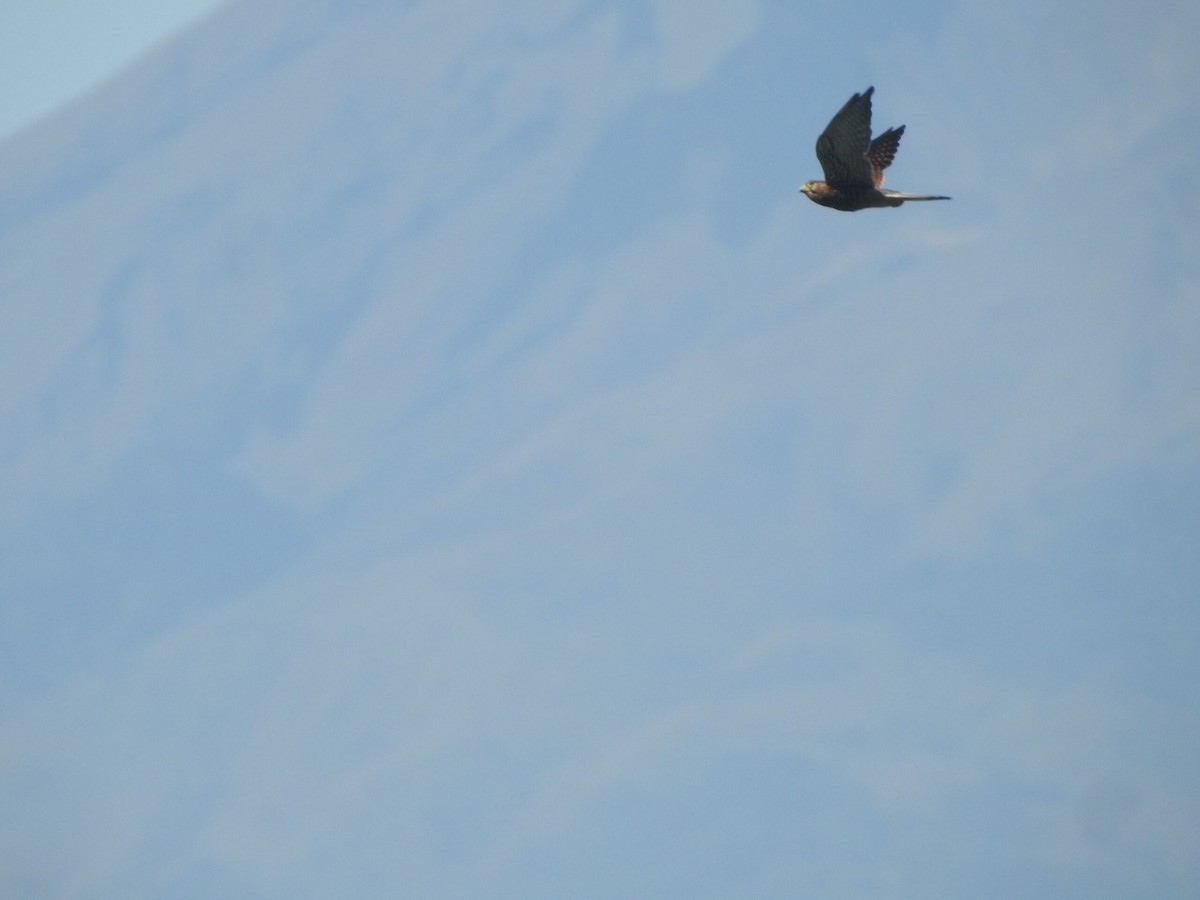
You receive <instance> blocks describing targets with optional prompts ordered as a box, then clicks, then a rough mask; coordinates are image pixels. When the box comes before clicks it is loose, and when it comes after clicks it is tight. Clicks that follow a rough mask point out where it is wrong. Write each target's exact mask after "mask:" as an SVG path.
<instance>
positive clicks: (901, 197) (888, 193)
mask: <svg viewBox="0 0 1200 900" xmlns="http://www.w3.org/2000/svg"><path fill="white" fill-rule="evenodd" d="M879 193H881V194H883V195H884V196H885V197H894V198H895V199H897V200H949V199H950V198H949V197H943V196H941V195H940V194H906V193H905V192H904V191H889V190H888V189H887V188H883V189H882V190H880V192H879Z"/></svg>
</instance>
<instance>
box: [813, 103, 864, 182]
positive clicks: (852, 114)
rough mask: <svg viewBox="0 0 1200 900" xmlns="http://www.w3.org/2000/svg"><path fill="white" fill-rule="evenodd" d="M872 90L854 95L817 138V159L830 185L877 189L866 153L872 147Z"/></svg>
mask: <svg viewBox="0 0 1200 900" xmlns="http://www.w3.org/2000/svg"><path fill="white" fill-rule="evenodd" d="M874 91H875V88H873V87H869V88H867V89H866V90H865V91H864V92H863V93H861V94H855V95H854V96H853V97H851V98H850V99H849V100H847V101H846V105H845V106H843V107H842V108H841V109H840V110H838V114H837V115H836V116H834V117H833V118H832V119H830V120H829V124H828V125H826V126H825V130H824V131H823V132H821V136H820V137H819V138H817V159H818V160H820V162H821V168H822V169H823V170H824V172H825V180H826V181H827V182H829V183H830V184H863V185H867V186H868V187H871V186H874V177H873V174H872V171H871V161H870V160H869V159H867V150H868V148H869V147H870V144H871V94H872V93H874Z"/></svg>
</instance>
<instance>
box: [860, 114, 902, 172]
mask: <svg viewBox="0 0 1200 900" xmlns="http://www.w3.org/2000/svg"><path fill="white" fill-rule="evenodd" d="M903 134H904V126H903V125H901V126H900V127H899V128H889V129H888V130H887V131H885V132H884V133H883V134H881V135H880V136H879V137H877V138H875V140H873V141H871V149H870V150H868V151H867V159H869V160H870V161H871V175H872V179H873V181H874V184H875V187H879V186H880V185H881V184H883V170H884V169H886V168H887V167H888V166H890V165H891V164H892V160H893V159H895V158H896V151H897V150H899V149H900V136H901V135H903Z"/></svg>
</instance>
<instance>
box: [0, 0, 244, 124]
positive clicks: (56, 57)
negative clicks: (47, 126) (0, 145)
mask: <svg viewBox="0 0 1200 900" xmlns="http://www.w3.org/2000/svg"><path fill="white" fill-rule="evenodd" d="M220 3H221V0H54V2H52V3H42V2H38V0H5V2H4V3H3V4H0V85H3V87H0V140H3V139H4V138H6V137H8V136H9V135H10V134H12V133H13V132H15V131H17V130H19V129H21V128H25V127H27V126H29V125H30V124H32V123H33V122H34V121H36V120H37V119H39V118H40V117H42V116H44V115H46V114H47V113H50V112H53V111H54V110H56V109H58V108H59V107H61V106H62V105H63V104H65V103H67V102H69V101H71V100H73V99H75V98H77V97H79V96H80V95H82V94H84V93H86V92H87V91H89V90H91V89H93V88H95V87H96V86H97V85H98V84H99V83H100V82H101V81H103V80H104V79H105V78H108V77H110V76H112V75H113V73H115V72H116V71H117V70H119V69H120V68H121V67H123V66H125V65H128V64H129V63H130V62H132V61H133V60H135V59H137V58H138V57H140V56H141V55H142V54H143V53H146V52H148V51H149V50H150V48H152V47H153V46H154V45H155V44H157V43H158V42H159V41H161V40H163V39H164V38H166V37H167V36H169V35H171V34H174V33H175V32H176V31H177V30H178V29H180V28H183V27H185V26H186V25H187V24H188V23H189V22H191V21H192V20H194V19H196V18H198V17H199V16H202V15H204V14H205V13H207V12H209V11H211V10H213V9H215V8H216V7H217V6H218V5H220Z"/></svg>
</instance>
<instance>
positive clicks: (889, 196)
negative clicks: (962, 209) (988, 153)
mask: <svg viewBox="0 0 1200 900" xmlns="http://www.w3.org/2000/svg"><path fill="white" fill-rule="evenodd" d="M873 93H875V88H873V87H869V88H867V89H866V90H865V91H863V93H861V94H855V95H854V96H853V97H851V98H850V99H849V100H847V101H846V105H845V106H843V107H842V108H841V109H840V110H838V114H837V115H836V116H834V117H833V118H832V119H830V120H829V124H828V125H826V126H825V130H824V131H823V132H821V136H820V137H819V138H817V159H818V160H820V162H821V168H822V169H823V170H824V171H825V180H824V181H806V182H804V186H803V187H802V188H800V191H801V193H803V194H804V195H805V196H806V197H808V199H809V200H811V201H812V202H813V203H819V204H821V205H822V206H829V207H832V208H833V209H840V210H843V211H845V212H854V211H855V210H859V209H869V208H871V207H882V206H899V205H900V204H901V203H903V202H904V201H905V200H949V199H950V198H949V197H939V196H934V195H932V194H906V193H904V192H903V191H890V190H887V189H886V188H884V187H882V185H883V170H884V169H886V168H887V167H888V166H890V165H891V164H892V160H893V159H895V158H896V150H897V149H898V148H899V147H900V136H901V135H902V134H904V126H903V125H901V126H900V127H899V128H889V129H888V130H887V131H885V132H884V133H883V134H881V135H879V137H877V138H875V140H871V94H873Z"/></svg>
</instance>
